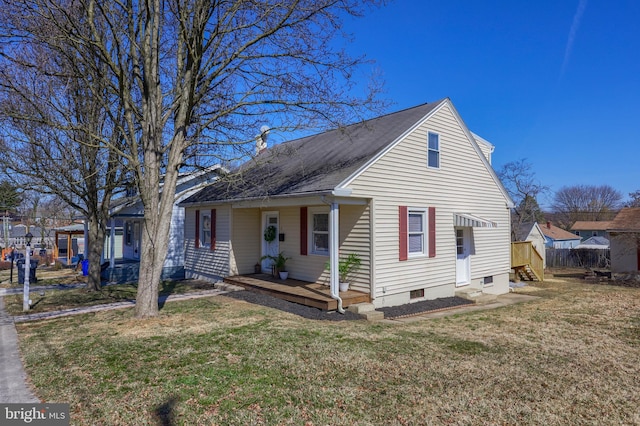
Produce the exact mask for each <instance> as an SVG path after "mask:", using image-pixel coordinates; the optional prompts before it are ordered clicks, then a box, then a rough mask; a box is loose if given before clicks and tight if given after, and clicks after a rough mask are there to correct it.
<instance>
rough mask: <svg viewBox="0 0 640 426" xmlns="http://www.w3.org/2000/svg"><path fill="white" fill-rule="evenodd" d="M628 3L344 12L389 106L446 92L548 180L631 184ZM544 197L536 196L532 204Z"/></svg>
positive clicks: (353, 48)
mask: <svg viewBox="0 0 640 426" xmlns="http://www.w3.org/2000/svg"><path fill="white" fill-rule="evenodd" d="M639 22H640V1H638V0H627V1H625V0H614V1H604V0H571V1H568V0H560V1H547V0H537V1H518V0H516V1H513V0H511V1H507V0H505V1H499V0H494V1H491V0H486V1H482V2H480V1H471V0H466V1H463V0H444V1H443V0H439V1H431V0H422V1H409V0H404V1H402V0H396V1H395V2H392V3H390V4H389V5H387V6H385V7H383V8H381V9H377V10H374V11H373V12H371V13H368V14H367V15H366V16H365V17H363V18H358V19H350V20H348V21H347V22H346V25H345V30H346V31H347V32H349V33H351V34H352V35H353V37H354V38H355V40H354V42H353V43H352V44H351V45H350V47H349V51H350V52H351V53H352V54H358V53H364V54H366V56H367V57H368V58H369V59H372V60H375V64H374V65H372V70H373V69H374V68H375V69H376V70H377V71H379V72H380V73H381V74H382V77H383V79H384V80H385V82H386V83H385V88H386V93H385V94H384V97H385V98H388V99H389V100H391V101H392V102H393V105H392V107H391V108H390V111H395V110H399V109H403V108H407V107H411V106H414V105H418V104H422V103H424V102H431V101H435V100H438V99H441V98H444V97H449V98H451V100H452V102H453V104H454V105H455V106H456V108H457V109H458V112H459V113H460V115H461V116H462V118H463V119H464V120H465V123H466V124H467V126H468V127H469V128H470V129H471V130H472V131H473V132H475V133H477V134H479V135H480V136H482V137H484V138H485V139H487V140H489V141H490V142H492V143H493V144H494V145H495V146H496V151H495V154H494V157H493V165H494V168H495V169H496V170H499V169H500V168H501V166H502V165H503V164H504V163H506V162H509V161H515V160H518V159H521V158H526V159H527V160H528V161H529V162H530V163H531V164H532V165H533V166H534V170H535V173H536V176H537V178H538V179H539V180H540V181H541V182H542V183H543V184H545V185H548V186H550V187H551V190H552V192H551V194H550V195H552V193H553V191H554V190H557V189H559V188H561V187H562V186H565V185H566V186H571V185H579V184H585V185H604V184H607V185H611V186H612V187H613V188H615V189H617V190H619V191H620V192H622V194H623V196H624V198H625V199H626V198H627V195H628V193H629V192H632V191H635V190H640V132H639V130H638V125H639V124H640V24H639ZM549 199H550V196H549V197H545V198H543V199H541V200H539V201H540V202H541V204H542V205H543V206H544V205H546V204H547V203H548V201H549Z"/></svg>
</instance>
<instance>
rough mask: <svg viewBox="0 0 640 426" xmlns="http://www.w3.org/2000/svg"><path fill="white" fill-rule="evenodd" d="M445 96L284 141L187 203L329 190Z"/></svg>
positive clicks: (374, 155) (412, 124) (433, 107)
mask: <svg viewBox="0 0 640 426" xmlns="http://www.w3.org/2000/svg"><path fill="white" fill-rule="evenodd" d="M445 101H446V100H441V101H438V102H433V103H427V104H423V105H419V106H416V107H413V108H409V109H405V110H402V111H398V112H395V113H391V114H387V115H384V116H381V117H377V118H373V119H370V120H366V121H363V122H359V123H356V124H352V125H349V126H346V127H342V128H338V129H334V130H329V131H327V132H324V133H320V134H316V135H311V136H307V137H304V138H301V139H296V140H293V141H289V142H284V143H281V144H279V145H276V146H274V147H272V148H269V149H267V150H266V151H263V152H262V153H261V154H259V155H258V156H256V157H254V158H252V159H251V160H249V161H247V162H246V163H245V164H243V165H242V166H241V167H240V169H239V170H238V171H237V172H235V173H231V174H229V175H228V176H227V177H226V178H221V179H220V181H219V182H217V183H216V184H214V185H212V186H210V187H208V188H205V189H203V190H202V191H200V192H199V193H197V194H195V195H194V196H191V197H189V198H188V199H187V200H185V201H184V203H183V204H198V203H204V202H214V201H225V200H238V199H256V198H266V197H273V196H295V195H307V194H314V193H329V192H331V191H332V190H333V189H334V188H336V187H338V186H339V185H340V183H341V182H343V181H344V180H345V179H347V178H349V176H351V175H352V174H353V173H355V172H356V171H357V170H358V169H359V168H361V167H362V166H363V165H365V164H366V163H367V162H368V161H369V160H371V159H372V158H374V157H376V155H378V154H379V153H380V152H382V151H383V150H384V149H385V148H386V147H387V146H389V144H390V143H392V142H393V141H395V140H397V139H398V138H399V137H400V136H401V135H402V134H404V133H405V132H406V131H407V129H410V128H412V127H413V126H414V125H415V124H416V123H418V122H420V121H421V120H422V119H423V118H424V117H425V116H427V115H428V114H429V113H430V112H431V111H433V110H434V109H435V108H437V107H438V106H439V105H441V104H442V103H443V102H445Z"/></svg>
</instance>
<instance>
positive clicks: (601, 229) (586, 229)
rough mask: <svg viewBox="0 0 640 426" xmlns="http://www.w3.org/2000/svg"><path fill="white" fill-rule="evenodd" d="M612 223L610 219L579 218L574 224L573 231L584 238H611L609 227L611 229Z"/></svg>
mask: <svg viewBox="0 0 640 426" xmlns="http://www.w3.org/2000/svg"><path fill="white" fill-rule="evenodd" d="M610 224H611V221H608V220H599V221H593V220H579V221H577V222H576V223H574V224H573V226H572V227H571V231H572V232H573V233H574V234H576V235H578V236H580V238H582V239H587V238H591V237H604V238H609V233H608V232H607V229H609V225H610Z"/></svg>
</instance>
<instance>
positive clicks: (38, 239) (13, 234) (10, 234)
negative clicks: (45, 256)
mask: <svg viewBox="0 0 640 426" xmlns="http://www.w3.org/2000/svg"><path fill="white" fill-rule="evenodd" d="M5 232H6V238H5ZM28 232H31V235H33V239H32V240H31V246H32V247H33V248H40V247H44V248H47V247H49V248H50V247H53V244H54V241H53V231H52V230H51V229H46V228H40V227H38V226H30V227H29V228H28V230H27V226H26V225H23V224H18V225H9V224H7V225H6V226H1V227H0V244H1V245H2V246H3V247H4V246H5V241H6V248H9V247H11V246H13V247H15V248H16V249H18V250H23V249H24V248H25V244H26V239H25V235H27V233H28Z"/></svg>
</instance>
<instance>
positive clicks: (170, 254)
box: [102, 165, 220, 283]
mask: <svg viewBox="0 0 640 426" xmlns="http://www.w3.org/2000/svg"><path fill="white" fill-rule="evenodd" d="M219 171H220V166H218V165H216V166H212V167H209V168H206V169H202V170H198V171H195V172H189V173H183V174H181V176H180V177H179V178H178V182H177V184H176V196H175V203H174V206H173V212H172V215H171V218H168V220H171V227H170V229H169V233H170V236H169V248H168V251H167V257H166V259H165V262H164V270H163V274H162V277H163V279H183V278H184V208H183V207H180V206H178V203H179V202H180V201H182V200H184V199H185V198H187V197H188V196H190V195H192V194H194V193H196V192H197V191H199V190H201V189H202V188H204V187H206V186H207V185H209V184H211V183H212V182H214V181H215V180H216V179H217V178H218V174H219ZM160 190H162V188H161V189H160ZM127 195H128V196H126V197H123V198H120V199H118V200H115V201H114V202H113V203H112V205H111V208H110V212H109V214H110V223H109V227H108V230H107V232H108V237H107V241H106V242H105V247H104V251H103V262H109V266H108V268H104V269H103V272H102V278H103V279H104V280H107V281H110V282H120V283H123V282H132V281H135V280H137V278H138V271H139V266H140V265H139V263H140V247H141V244H142V233H141V232H140V231H141V229H142V220H143V218H144V207H143V205H142V201H141V200H140V197H139V196H138V195H137V194H135V193H132V192H130V193H129V194H127Z"/></svg>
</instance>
